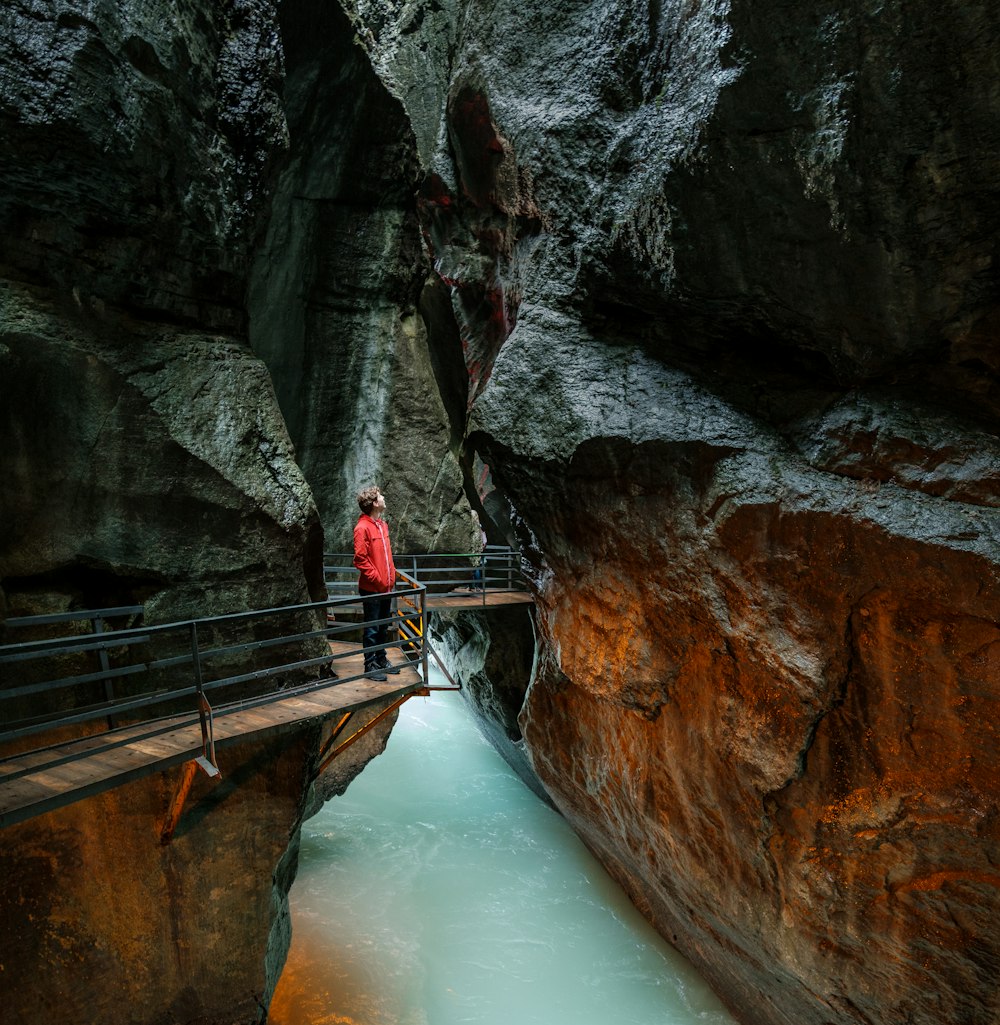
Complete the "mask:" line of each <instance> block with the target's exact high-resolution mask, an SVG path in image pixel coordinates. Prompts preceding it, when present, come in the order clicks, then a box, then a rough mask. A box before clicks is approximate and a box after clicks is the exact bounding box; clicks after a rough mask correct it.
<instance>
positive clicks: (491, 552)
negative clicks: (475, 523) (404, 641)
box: [323, 545, 528, 605]
mask: <svg viewBox="0 0 1000 1025" xmlns="http://www.w3.org/2000/svg"><path fill="white" fill-rule="evenodd" d="M323 561H324V566H323V570H324V577H325V580H326V589H327V594H328V595H330V596H331V597H333V596H334V595H339V594H345V593H348V592H351V591H355V590H356V589H357V579H358V571H357V570H356V569H355V568H354V564H353V555H352V554H351V553H350V552H333V553H328V554H326V555H324V557H323ZM395 562H396V570H397V572H402V571H403V570H404V569H405V572H406V575H407V576H408V577H409V578H410V579H412V580H413V581H414V582H415V583H418V584H420V585H422V586H424V587H426V588H427V593H428V595H430V596H432V597H445V596H455V595H462V596H463V597H470V596H471V595H472V594H475V596H476V597H477V599H479V600H480V601H481V602H482V604H483V605H486V604H487V598H488V596H489V595H490V594H500V593H504V592H510V591H526V590H527V589H528V585H527V580H526V578H525V575H524V571H523V569H522V568H521V557H520V555H519V554H518V553H517V552H515V551H514V550H513V549H511V548H508V547H506V546H502V545H487V546H486V547H485V548H484V549H483V550H482V551H481V552H460V553H443V554H439V553H428V554H422V555H401V556H397V557H395Z"/></svg>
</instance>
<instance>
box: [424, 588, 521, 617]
mask: <svg viewBox="0 0 1000 1025" xmlns="http://www.w3.org/2000/svg"><path fill="white" fill-rule="evenodd" d="M534 602H535V599H534V598H533V597H532V596H531V595H530V594H528V592H527V591H494V590H492V589H491V590H488V591H486V593H485V595H484V594H483V592H482V591H451V592H449V593H448V594H428V595H427V611H428V612H433V611H434V610H435V609H441V610H442V611H444V610H448V611H453V610H458V609H466V610H470V611H473V612H474V611H475V610H476V609H493V608H496V607H497V606H501V605H533V604H534Z"/></svg>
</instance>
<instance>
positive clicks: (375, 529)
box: [354, 513, 396, 593]
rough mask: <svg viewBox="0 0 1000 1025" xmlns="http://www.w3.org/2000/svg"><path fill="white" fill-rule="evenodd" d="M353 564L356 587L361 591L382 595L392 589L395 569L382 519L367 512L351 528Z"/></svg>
mask: <svg viewBox="0 0 1000 1025" xmlns="http://www.w3.org/2000/svg"><path fill="white" fill-rule="evenodd" d="M354 565H355V566H357V568H358V572H359V574H360V576H359V577H358V587H359V588H360V589H361V590H362V591H374V592H376V593H382V592H384V591H392V590H393V589H394V587H395V582H396V566H395V564H394V563H393V561H392V545H391V544H390V543H389V524H387V523H386V522H385V520H376V519H373V518H372V517H371V516H369V515H368V514H367V513H362V514H361V515H360V516H359V517H358V522H357V524H356V525H355V527H354Z"/></svg>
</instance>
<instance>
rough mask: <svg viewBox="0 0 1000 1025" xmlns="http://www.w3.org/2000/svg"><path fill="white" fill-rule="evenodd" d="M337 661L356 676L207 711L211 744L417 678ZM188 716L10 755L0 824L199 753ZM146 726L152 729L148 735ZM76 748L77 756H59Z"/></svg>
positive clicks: (358, 702)
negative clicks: (372, 672)
mask: <svg viewBox="0 0 1000 1025" xmlns="http://www.w3.org/2000/svg"><path fill="white" fill-rule="evenodd" d="M330 647H331V651H334V652H335V653H341V652H351V651H352V648H351V645H350V644H347V643H345V642H333V643H331V646H330ZM337 664H338V670H337V671H338V673H340V675H341V676H343V675H357V676H358V677H359V678H358V679H356V680H352V681H350V682H340V681H337V680H332V681H330V684H329V686H326V687H323V688H318V689H316V690H313V691H308V692H306V693H305V694H301V695H289V696H288V697H287V698H283V699H278V700H277V701H274V702H271V703H267V704H261V705H254V706H251V707H250V708H240V709H238V710H233V711H230V712H227V711H226V709H225V707H220V708H219V709H217V710H216V716H215V718H214V733H215V740H216V744H217V745H219V744H220V743H221V744H222V745H226V746H228V745H229V744H232V743H236V742H238V741H239V740H240V739H242V738H244V737H250V736H255V735H257V734H260V733H267V732H281V731H284V730H286V729H288V728H290V727H292V726H295V725H297V724H299V723H302V722H306V721H309V720H312V719H322V718H325V717H327V716H332V715H340V714H342V713H343V712H344V711H349V710H356V709H358V708H362V707H364V706H366V705H370V704H374V703H376V702H381V701H383V700H386V699H391V698H395V697H399V696H402V695H404V694H406V693H408V692H413V691H415V690H419V689H421V688H422V687H423V686H424V682H423V680H422V678H421V677H420V675H419V673H418V671H417V667H416V666H410V665H405V664H403V663H400V666H401V672H400V673H399V674H394V675H390V676H389V677H388V679H387V680H385V681H378V680H369V679H366V678H364V677H363V676H362V673H363V668H364V666H363V658H362V657H361V656H359V655H357V654H354V653H352V654H351V655H350V656H349V657H347V658H344V659H342V660H338V663H337ZM341 665H343V666H345V667H347V668H348V669H350V668H353V667H356V671H355V673H353V674H352V673H350V672H347V673H343V672H340V669H339V666H341ZM191 717H192V716H191V713H185V714H184V715H181V716H177V717H176V723H177V726H176V728H171V722H172V720H170V719H167V720H160V721H157V722H155V724H154V723H148V722H147V723H139V724H135V725H133V726H130V727H127V728H125V729H122V730H115V731H109V732H107V733H100V734H92V735H89V736H87V737H82V738H80V739H79V740H78V741H74V742H71V743H69V744H65V745H63V746H61V747H58V748H55V749H49V750H47V751H29V752H24V753H23V754H21V755H16V756H13V757H11V758H10V759H8V760H7V761H6V762H4V763H3V766H2V770H3V775H10V774H11V773H15V772H23V773H24V775H21V776H19V777H18V778H15V779H6V780H5V779H4V778H3V775H0V826H3V825H9V824H11V823H13V822H19V821H23V820H24V819H26V818H30V817H31V816H32V815H33V814H41V813H43V812H44V811H47V810H51V809H53V808H56V807H63V806H65V805H66V804H70V803H73V801H75V800H80V799H82V798H84V797H88V796H91V795H93V794H95V793H100V792H101V791H102V790H107V789H110V788H111V787H113V786H116V785H120V784H121V783H124V782H128V781H131V780H132V779H137V778H141V777H142V776H143V775H148V774H150V773H152V772H156V771H159V770H162V769H165V768H167V767H169V766H170V765H173V764H176V763H179V762H182V761H185V760H187V759H189V758H191V757H192V756H193V755H194V754H197V753H200V751H201V743H202V740H201V729H200V725H199V724H198V723H197V722H194V723H193V722H191ZM151 728H152V729H156V730H157V731H158V732H157V733H156V734H155V735H152V736H150V735H149V734H150V730H151ZM108 744H115V745H116V746H113V747H108V746H107V745H108ZM76 755H79V756H80V757H79V758H78V759H75V760H67V761H61V759H68V758H70V757H72V756H76Z"/></svg>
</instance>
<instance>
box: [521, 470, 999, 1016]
mask: <svg viewBox="0 0 1000 1025" xmlns="http://www.w3.org/2000/svg"><path fill="white" fill-rule="evenodd" d="M670 476H671V475H670V473H669V472H665V474H664V479H665V480H669V478H670ZM576 483H577V486H578V490H577V491H576V503H575V506H574V513H577V514H579V513H582V512H584V511H585V512H586V513H587V515H585V516H584V515H577V516H576V517H575V518H574V519H573V521H572V523H571V524H570V525H569V527H568V529H567V530H565V532H564V533H563V535H562V537H556V536H554V535H553V536H552V537H546V536H541V535H540V536H539V544H540V545H546V544H550V545H551V547H549V548H548V552H549V553H550V554H549V556H548V559H547V561H546V563H545V567H546V571H547V573H546V575H545V577H544V578H543V579H544V580H545V586H544V587H543V589H542V592H541V594H540V598H539V617H538V622H539V626H540V632H541V635H542V652H541V657H540V660H539V664H538V668H537V671H536V674H535V677H534V679H533V681H532V684H531V687H530V689H529V692H528V696H527V700H526V703H525V707H524V709H523V711H522V713H521V725H522V728H523V732H524V735H525V739H526V742H527V745H528V748H529V750H530V752H531V757H532V761H533V764H534V767H535V769H536V771H537V772H538V774H539V776H540V778H541V780H542V782H543V783H544V785H545V786H546V788H547V789H548V790H549V792H550V793H551V794H552V795H553V797H554V799H555V801H556V803H557V805H558V806H559V807H560V809H561V810H562V811H563V812H564V813H565V814H566V815H567V817H568V818H569V820H570V821H571V822H572V824H573V825H574V827H575V828H576V829H577V830H578V832H579V833H580V834H581V835H582V836H583V837H584V838H585V840H586V842H587V843H588V844H589V845H590V846H591V847H592V848H593V849H594V850H595V851H597V852H598V854H599V856H600V857H601V858H602V860H603V861H604V862H605V864H606V865H608V867H609V868H610V869H611V871H612V872H613V873H614V874H615V875H616V876H617V877H618V878H619V880H620V881H621V882H622V884H623V885H624V886H625V887H626V889H627V890H628V892H629V893H630V894H631V896H632V897H633V899H634V900H635V902H636V903H637V905H638V906H639V907H640V908H641V909H642V910H643V911H644V912H645V913H646V914H647V915H648V916H649V917H650V918H651V919H652V920H653V921H654V922H655V924H656V925H657V926H658V928H659V929H660V931H661V932H662V933H663V934H664V935H665V936H666V937H667V938H668V939H671V940H673V941H674V942H675V943H676V944H677V945H678V946H679V947H680V948H681V949H682V950H684V951H685V952H686V953H687V954H688V955H689V956H690V957H691V959H692V960H693V961H694V962H695V964H696V965H697V966H698V967H699V968H700V969H701V971H702V972H704V973H705V975H706V976H707V977H708V978H709V979H710V980H711V981H712V983H713V984H714V986H715V987H716V988H717V990H718V991H719V992H720V993H721V994H723V995H724V996H725V998H726V1000H727V1001H728V1003H729V1004H730V1005H731V1006H732V1007H733V1009H734V1011H735V1012H736V1014H737V1016H738V1017H739V1019H740V1020H741V1021H744V1022H753V1023H769V1025H774V1023H782V1025H784V1023H787V1025H812V1023H815V1025H827V1023H833V1022H836V1023H846V1022H851V1023H854V1022H858V1023H867V1022H880V1023H881V1022H885V1023H890V1022H891V1023H896V1022H904V1021H905V1022H911V1023H914V1025H917V1023H920V1025H940V1023H942V1022H962V1023H966V1025H972V1023H977V1025H986V1023H989V1022H994V1021H996V1020H997V1016H998V1014H1000V997H998V995H997V990H996V986H995V966H996V964H997V959H998V957H1000V935H998V933H997V930H996V928H995V925H994V923H995V921H996V917H997V914H998V912H1000V872H998V871H997V868H996V866H997V864H998V863H1000V818H998V807H997V803H998V788H997V780H998V779H1000V745H998V744H997V729H998V726H1000V704H998V699H1000V672H998V670H1000V627H998V620H1000V590H998V588H997V587H996V566H995V563H994V562H993V561H991V560H990V559H989V558H984V557H983V555H982V554H981V553H980V552H977V551H975V550H962V548H961V545H955V544H954V543H949V542H947V541H944V540H938V542H936V543H935V542H934V541H933V540H932V539H931V538H929V537H924V538H921V537H917V536H914V535H915V533H916V531H910V532H909V533H908V531H907V528H906V527H905V525H904V520H905V516H903V515H902V513H900V510H901V509H903V508H904V506H905V498H903V497H902V496H900V497H898V499H896V498H894V497H892V496H889V495H882V496H880V497H879V498H878V499H874V498H873V499H872V503H873V505H879V508H872V509H869V510H866V509H864V508H861V507H857V506H855V505H854V504H852V503H853V499H852V498H847V499H845V501H844V502H842V504H841V505H840V507H839V508H838V507H836V503H832V502H829V501H825V507H822V508H821V507H820V506H821V505H823V504H824V503H823V502H820V501H818V500H817V498H816V495H811V496H808V497H807V498H803V497H802V496H801V495H800V496H798V498H796V497H789V496H787V495H786V496H785V499H784V501H783V502H779V501H757V502H753V501H740V500H739V499H736V498H734V499H732V500H730V501H729V502H728V503H727V504H726V506H725V508H723V509H721V510H719V509H716V510H715V515H706V514H705V512H704V510H705V509H706V508H709V507H710V505H700V504H699V502H698V500H697V499H696V501H695V502H694V503H693V506H689V507H688V508H687V509H684V510H683V511H682V510H679V508H678V507H677V506H672V505H671V504H670V501H669V500H670V499H671V498H674V497H676V494H675V493H671V494H670V495H665V494H661V495H643V496H639V497H636V496H628V497H625V496H624V495H623V494H622V493H617V494H616V493H615V489H614V487H609V486H608V485H607V484H602V483H598V482H596V481H594V482H591V483H588V484H586V485H585V486H583V487H580V486H579V482H576ZM618 484H619V485H621V489H622V492H625V491H627V485H626V484H623V483H622V481H621V480H619V481H618ZM843 494H844V496H848V495H849V494H850V489H849V488H848V489H847V490H845V491H844V492H843ZM687 497H688V498H690V494H689V495H688V496H687ZM701 497H704V496H701ZM706 502H707V500H706ZM691 508H693V510H694V511H693V512H689V511H688V510H689V509H691ZM880 509H884V511H885V515H881V513H880ZM892 515H899V517H900V519H899V522H898V523H896V524H895V525H894V524H893V523H892V522H891V518H892ZM598 528H600V529H598ZM598 534H599V535H600V546H599V547H597V546H596V545H595V538H596V536H597V535H598ZM585 546H586V547H585ZM968 547H974V546H967V548H968ZM595 556H596V557H595Z"/></svg>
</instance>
